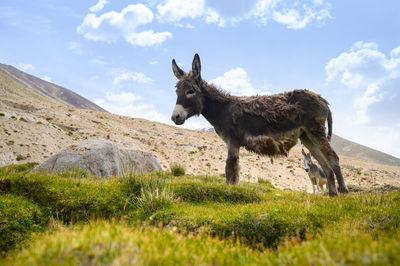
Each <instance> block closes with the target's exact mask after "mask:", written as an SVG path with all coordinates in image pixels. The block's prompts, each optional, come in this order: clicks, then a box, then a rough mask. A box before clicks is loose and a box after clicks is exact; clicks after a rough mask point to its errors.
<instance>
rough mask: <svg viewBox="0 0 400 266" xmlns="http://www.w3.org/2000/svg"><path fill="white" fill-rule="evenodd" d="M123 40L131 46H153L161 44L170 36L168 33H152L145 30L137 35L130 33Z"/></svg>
mask: <svg viewBox="0 0 400 266" xmlns="http://www.w3.org/2000/svg"><path fill="white" fill-rule="evenodd" d="M125 38H126V41H127V42H129V43H131V44H132V45H137V46H153V45H156V44H158V45H159V44H162V43H163V42H164V41H166V40H167V39H168V38H172V34H171V33H170V32H158V33H154V32H153V31H152V30H147V31H142V32H139V33H132V34H130V35H128V36H126V37H125Z"/></svg>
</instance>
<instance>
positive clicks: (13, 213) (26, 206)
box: [0, 194, 48, 255]
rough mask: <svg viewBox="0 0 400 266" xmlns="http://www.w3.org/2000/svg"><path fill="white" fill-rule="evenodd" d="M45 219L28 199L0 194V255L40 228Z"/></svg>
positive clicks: (37, 207)
mask: <svg viewBox="0 0 400 266" xmlns="http://www.w3.org/2000/svg"><path fill="white" fill-rule="evenodd" d="M47 219H48V218H46V217H45V216H44V215H43V214H42V212H41V211H40V208H39V206H37V205H36V204H34V203H32V202H30V201H29V200H26V199H24V198H23V197H19V196H16V195H10V194H0V255H4V254H5V252H6V251H8V250H9V249H11V248H13V247H14V246H15V245H16V244H17V243H20V242H22V241H23V240H24V239H25V238H27V237H29V235H30V234H31V233H32V232H34V231H36V230H39V229H41V228H42V227H43V226H44V224H45V223H46V221H47Z"/></svg>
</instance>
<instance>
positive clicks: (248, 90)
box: [210, 67, 269, 96]
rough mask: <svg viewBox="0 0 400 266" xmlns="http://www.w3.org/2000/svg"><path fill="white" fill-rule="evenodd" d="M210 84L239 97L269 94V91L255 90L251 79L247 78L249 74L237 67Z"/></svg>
mask: <svg viewBox="0 0 400 266" xmlns="http://www.w3.org/2000/svg"><path fill="white" fill-rule="evenodd" d="M210 83H212V84H214V85H216V86H217V87H218V88H221V89H223V90H224V91H227V92H229V93H232V94H233V95H237V96H252V95H257V94H269V93H268V92H267V91H260V90H256V89H254V88H253V86H252V85H251V84H250V79H249V77H248V76H247V72H246V71H245V70H244V69H243V68H241V67H237V68H234V69H231V70H229V71H227V72H225V73H224V74H223V75H222V76H220V77H217V78H215V79H212V80H210Z"/></svg>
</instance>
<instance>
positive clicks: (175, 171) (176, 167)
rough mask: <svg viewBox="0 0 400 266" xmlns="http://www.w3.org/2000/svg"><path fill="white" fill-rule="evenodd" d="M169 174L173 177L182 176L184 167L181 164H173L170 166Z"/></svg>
mask: <svg viewBox="0 0 400 266" xmlns="http://www.w3.org/2000/svg"><path fill="white" fill-rule="evenodd" d="M171 173H172V175H174V176H182V175H184V174H185V167H184V166H183V165H181V164H178V163H174V164H172V165H171Z"/></svg>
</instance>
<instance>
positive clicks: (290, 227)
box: [0, 163, 400, 265]
mask: <svg viewBox="0 0 400 266" xmlns="http://www.w3.org/2000/svg"><path fill="white" fill-rule="evenodd" d="M35 165H36V164H35V163H30V164H22V165H10V166H6V167H2V168H0V195H1V197H0V204H1V205H0V234H2V235H1V238H0V250H1V251H2V252H3V255H5V256H6V258H4V259H2V260H1V259H0V265H1V264H5V265H8V264H9V263H10V262H13V263H12V264H16V265H22V264H24V265H26V264H34V265H38V264H40V265H44V264H52V265H58V264H59V265H61V264H74V265H75V264H138V265H149V264H152V265H153V264H161V265H163V264H179V265H188V264H192V265H193V264H196V265H197V264H200V265H205V264H207V265H209V264H223V265H232V264H246V265H249V264H250V265H254V264H259V265H268V264H272V265H282V264H290V265H292V264H300V265H304V264H317V265H336V264H352V265H353V264H355V265H365V264H372V265H382V264H388V265H396V264H399V262H400V253H399V252H398V250H399V248H400V240H399V237H400V207H399V206H400V192H399V190H398V188H396V187H390V188H389V187H382V188H375V189H374V190H371V191H362V190H353V191H356V192H352V193H350V194H348V195H345V196H342V195H341V196H338V197H335V198H330V197H327V196H321V195H311V194H307V193H304V192H290V191H281V190H278V189H275V188H274V187H273V186H272V185H271V184H270V183H269V182H267V181H259V182H258V183H246V182H241V183H240V184H239V185H238V186H231V185H226V184H225V181H224V179H223V178H221V177H217V176H190V175H182V176H179V177H176V176H174V175H173V174H172V173H170V172H160V171H159V172H152V173H146V174H135V173H126V174H125V175H124V176H122V177H119V178H111V179H101V178H99V177H95V176H92V175H88V174H87V173H85V172H84V171H83V172H82V171H80V170H79V169H75V170H71V171H65V172H63V173H59V174H46V173H29V170H31V169H32V168H33V167H34V166H35ZM54 223H55V224H59V226H58V227H57V228H56V230H54V228H53V227H54V226H53V227H52V226H50V227H49V224H54Z"/></svg>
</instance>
